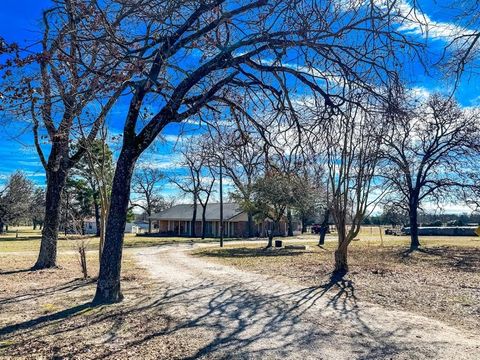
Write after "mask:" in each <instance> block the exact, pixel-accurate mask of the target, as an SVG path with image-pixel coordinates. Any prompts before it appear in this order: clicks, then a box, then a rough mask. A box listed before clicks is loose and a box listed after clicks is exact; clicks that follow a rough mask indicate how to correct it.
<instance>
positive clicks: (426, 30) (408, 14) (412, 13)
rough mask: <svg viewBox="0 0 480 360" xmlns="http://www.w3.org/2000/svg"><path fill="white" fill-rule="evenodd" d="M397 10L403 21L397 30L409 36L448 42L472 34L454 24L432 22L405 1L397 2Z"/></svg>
mask: <svg viewBox="0 0 480 360" xmlns="http://www.w3.org/2000/svg"><path fill="white" fill-rule="evenodd" d="M382 2H383V1H382ZM397 10H398V12H399V14H400V15H401V16H402V17H403V18H404V19H405V20H404V22H403V23H402V24H401V25H400V27H399V30H400V31H402V32H404V33H407V34H409V35H418V36H422V37H424V38H426V39H427V38H429V39H434V40H443V41H446V42H450V41H452V40H453V39H455V38H456V37H457V36H458V35H459V34H464V33H473V31H471V30H469V29H466V28H464V27H462V26H459V25H457V24H454V23H449V22H441V21H435V20H432V19H431V18H430V17H429V16H428V15H427V14H425V13H424V12H422V11H421V9H419V8H418V7H413V6H412V5H411V4H410V3H409V2H408V1H407V0H400V1H398V2H397Z"/></svg>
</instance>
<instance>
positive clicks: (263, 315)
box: [0, 274, 435, 359]
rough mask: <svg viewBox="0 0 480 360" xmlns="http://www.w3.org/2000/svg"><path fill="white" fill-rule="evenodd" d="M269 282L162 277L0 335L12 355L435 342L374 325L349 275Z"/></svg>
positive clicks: (311, 349)
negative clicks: (300, 283) (304, 283)
mask: <svg viewBox="0 0 480 360" xmlns="http://www.w3.org/2000/svg"><path fill="white" fill-rule="evenodd" d="M269 285H270V286H266V285H265V283H264V282H261V281H259V282H256V281H246V280H245V279H244V280H242V279H238V280H237V279H234V280H232V278H221V277H219V278H216V279H209V278H208V276H204V277H203V278H199V279H194V280H191V282H187V283H184V282H181V281H175V280H171V281H168V280H164V281H161V282H158V283H156V284H155V290H154V291H145V292H144V293H143V295H142V296H139V297H134V298H131V294H130V295H129V294H128V293H126V295H127V299H126V301H124V303H122V304H118V305H115V306H108V307H101V308H94V307H92V305H91V304H90V303H84V304H80V305H76V306H73V307H71V308H69V309H66V310H62V311H59V312H57V313H55V314H51V315H45V316H41V317H38V318H36V319H32V320H28V321H25V322H21V323H18V324H13V325H9V326H6V327H4V328H2V329H0V336H2V337H6V339H7V340H8V339H14V340H15V344H14V345H12V346H10V347H9V349H8V350H10V351H11V353H12V354H18V355H20V356H21V355H28V354H29V351H31V348H32V344H33V345H35V344H37V346H43V347H45V349H44V351H45V353H48V354H52V353H54V354H55V356H57V357H59V358H63V357H69V358H84V357H87V356H88V358H98V359H103V358H105V357H111V358H123V357H125V358H128V357H131V355H130V354H135V356H136V357H137V358H142V354H145V355H147V356H148V357H150V358H151V357H152V355H153V356H155V355H158V358H169V357H170V358H171V357H177V358H185V359H197V358H202V357H212V358H232V357H235V358H259V359H261V358H266V357H268V358H282V357H285V358H288V357H292V356H294V357H295V358H302V357H303V358H312V357H315V358H322V357H323V358H329V357H331V356H329V355H331V354H336V353H335V352H336V351H337V352H338V353H340V355H342V353H341V352H342V351H343V355H345V356H343V357H347V355H350V357H351V358H386V357H389V356H390V357H391V356H394V355H395V354H399V353H402V352H405V351H411V353H413V352H415V354H416V356H418V357H435V352H432V348H428V349H427V348H426V347H417V346H416V345H417V344H416V343H412V341H410V340H408V339H407V338H406V337H405V335H407V334H409V333H410V332H411V331H412V330H413V329H414V328H413V327H412V326H411V325H410V324H402V325H398V323H397V325H394V324H389V326H387V327H378V326H372V324H371V321H372V320H371V314H370V315H369V316H367V315H366V313H365V311H366V310H365V309H363V308H362V305H361V304H359V303H358V302H357V297H356V295H355V286H354V283H353V282H352V280H350V279H349V278H348V277H347V276H342V274H332V275H331V277H330V279H329V281H327V282H326V283H324V284H321V285H319V286H312V287H306V288H297V289H294V290H292V288H291V287H285V286H283V285H279V284H278V283H275V282H272V283H271V284H269ZM62 291H66V289H64V290H62ZM89 309H95V311H93V312H88V310H89ZM80 314H85V316H78V315H80ZM72 339H75V340H72ZM192 339H197V341H196V342H191V340H192ZM198 339H200V340H198ZM179 342H180V343H182V342H183V343H184V344H185V349H184V350H182V351H183V352H182V353H180V354H169V353H160V352H159V353H155V352H153V353H152V351H154V350H151V349H156V348H155V346H154V345H155V343H161V344H165V343H167V344H175V346H178V343H179ZM38 344H39V345H38ZM62 345H63V346H62ZM172 346H173V345H172ZM434 346H435V345H434ZM157 349H158V348H157ZM412 351H413V352H412ZM0 354H1V353H0ZM162 356H163V357H162Z"/></svg>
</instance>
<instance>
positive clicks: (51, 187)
mask: <svg viewBox="0 0 480 360" xmlns="http://www.w3.org/2000/svg"><path fill="white" fill-rule="evenodd" d="M67 171H68V169H66V168H64V167H62V166H60V168H59V169H58V170H57V171H51V170H47V191H46V194H45V220H44V223H43V229H42V240H41V243H40V253H39V254H38V259H37V262H36V263H35V265H34V266H33V268H32V269H33V270H39V269H47V268H52V267H55V266H56V265H57V241H58V227H59V225H60V208H61V198H62V191H63V188H64V187H65V182H66V179H67Z"/></svg>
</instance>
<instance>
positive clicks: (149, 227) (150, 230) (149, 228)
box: [148, 215, 152, 234]
mask: <svg viewBox="0 0 480 360" xmlns="http://www.w3.org/2000/svg"><path fill="white" fill-rule="evenodd" d="M150 216H152V215H148V233H149V234H151V233H152V219H150Z"/></svg>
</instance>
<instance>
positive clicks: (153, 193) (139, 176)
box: [132, 165, 165, 234]
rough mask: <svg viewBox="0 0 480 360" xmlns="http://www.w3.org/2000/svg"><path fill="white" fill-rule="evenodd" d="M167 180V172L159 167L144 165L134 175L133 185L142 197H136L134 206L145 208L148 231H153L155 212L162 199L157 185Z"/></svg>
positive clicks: (134, 189)
mask: <svg viewBox="0 0 480 360" xmlns="http://www.w3.org/2000/svg"><path fill="white" fill-rule="evenodd" d="M164 180H165V174H164V173H163V172H161V171H160V170H159V169H156V168H153V167H148V166H147V165H146V166H142V167H140V169H138V170H137V171H136V172H135V174H134V175H133V180H132V187H133V191H134V192H135V193H137V194H138V195H139V196H140V198H139V199H135V201H134V204H133V205H134V206H137V207H139V208H141V209H143V210H144V211H145V212H146V214H147V216H148V232H149V233H150V234H151V233H152V219H151V218H150V217H151V216H152V215H153V212H154V211H155V209H156V208H157V207H158V203H159V201H160V200H161V199H160V198H161V197H159V195H158V189H157V187H158V186H159V185H160V184H161V183H162V182H163V181H164Z"/></svg>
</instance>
